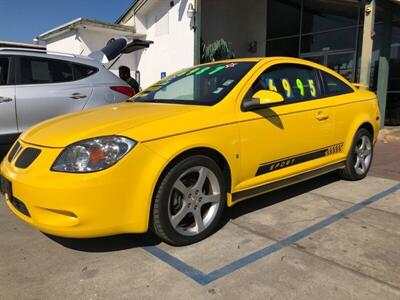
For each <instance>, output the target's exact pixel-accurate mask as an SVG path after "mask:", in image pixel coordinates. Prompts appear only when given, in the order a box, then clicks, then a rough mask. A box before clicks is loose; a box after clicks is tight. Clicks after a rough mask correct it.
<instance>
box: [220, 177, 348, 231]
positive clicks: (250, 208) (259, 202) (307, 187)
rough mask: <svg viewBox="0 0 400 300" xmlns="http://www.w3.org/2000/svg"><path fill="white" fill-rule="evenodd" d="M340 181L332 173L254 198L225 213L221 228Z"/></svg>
mask: <svg viewBox="0 0 400 300" xmlns="http://www.w3.org/2000/svg"><path fill="white" fill-rule="evenodd" d="M339 180H340V177H339V176H338V175H337V173H336V172H332V173H329V174H325V175H322V176H319V177H316V178H313V179H309V180H307V181H303V182H300V183H297V184H294V185H291V186H288V187H285V188H282V189H279V190H276V191H273V192H269V193H266V194H263V195H260V196H256V197H253V198H251V199H248V200H246V201H242V202H240V203H238V204H236V205H234V206H233V207H231V208H229V209H227V210H226V211H225V214H224V218H223V220H222V222H221V227H223V226H225V224H226V223H228V222H229V221H230V220H235V219H237V218H239V217H241V216H244V215H246V214H249V213H252V212H254V211H257V210H260V209H263V208H266V207H269V206H272V205H275V204H278V203H280V202H283V201H286V200H290V199H291V198H294V197H296V196H300V195H302V194H306V193H308V192H311V191H313V190H315V189H318V188H320V187H323V186H326V185H328V184H331V183H333V182H336V181H339Z"/></svg>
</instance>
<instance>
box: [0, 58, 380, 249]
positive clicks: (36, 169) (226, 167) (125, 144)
mask: <svg viewBox="0 0 400 300" xmlns="http://www.w3.org/2000/svg"><path fill="white" fill-rule="evenodd" d="M379 118H380V113H379V107H378V102H377V98H376V95H375V94H373V93H372V92H368V91H363V90H360V89H358V88H357V87H356V85H352V84H351V83H350V82H348V81H347V80H346V79H345V78H343V77H341V76H340V75H339V74H337V73H335V72H334V71H332V70H330V69H328V68H325V67H324V66H321V65H318V64H315V63H312V62H309V61H305V60H301V59H295V58H285V57H271V58H249V59H240V60H229V61H223V62H215V63H211V64H205V65H200V66H195V67H193V68H190V69H185V70H182V71H179V72H177V73H175V74H173V75H171V76H169V77H167V78H165V79H163V80H161V81H159V82H158V83H156V84H155V85H153V86H151V87H149V88H148V89H146V90H144V91H143V92H142V93H140V94H138V95H137V96H136V97H134V98H132V99H130V100H129V101H128V102H126V103H123V104H117V105H110V106H106V107H103V108H96V109H92V110H88V111H85V112H80V113H74V114H69V115H65V116H61V117H58V118H55V119H52V120H49V121H46V122H44V123H41V124H39V125H37V126H35V127H33V128H31V129H30V130H28V131H26V132H25V133H23V134H22V135H21V136H20V138H19V140H18V141H17V142H16V143H15V145H14V146H13V148H12V149H11V150H10V152H9V154H8V155H7V157H6V158H5V159H4V160H3V162H2V164H1V191H2V192H3V193H4V194H5V199H6V202H7V204H8V206H9V208H10V209H11V210H12V211H13V212H14V213H15V214H16V215H17V216H18V217H20V218H21V219H23V220H25V221H26V222H28V223H30V224H32V225H33V226H35V227H37V228H38V229H39V230H41V231H43V232H46V233H49V234H53V235H57V236H63V237H98V236H106V235H113V234H119V233H140V232H146V231H147V230H148V229H149V228H151V229H152V230H153V231H154V232H155V233H156V234H157V235H158V236H159V237H160V238H162V239H163V240H164V241H166V242H168V243H170V244H173V245H187V244H191V243H194V242H197V241H199V240H201V239H203V238H205V237H206V236H208V235H210V234H211V233H212V232H213V231H214V230H216V228H217V225H218V221H219V220H220V218H221V215H222V213H223V210H224V208H225V207H226V206H232V205H234V204H235V203H237V202H239V201H242V200H244V199H248V198H251V197H253V196H255V195H259V194H262V193H265V192H268V191H271V190H275V189H278V188H280V187H283V186H287V185H290V184H293V183H296V182H299V181H302V180H306V179H309V178H312V177H316V176H318V175H321V174H324V173H328V172H332V171H335V170H338V171H339V173H340V174H341V176H342V177H344V178H346V179H349V180H359V179H362V178H364V177H365V176H366V175H367V172H368V170H369V167H370V165H371V160H372V155H373V145H374V142H375V141H376V138H377V134H378V130H379V124H380V120H379Z"/></svg>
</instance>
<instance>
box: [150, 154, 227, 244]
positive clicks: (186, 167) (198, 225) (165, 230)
mask: <svg viewBox="0 0 400 300" xmlns="http://www.w3.org/2000/svg"><path fill="white" fill-rule="evenodd" d="M226 193H227V188H226V182H225V179H224V175H223V173H222V171H221V169H220V168H219V167H218V165H217V164H216V162H215V161H214V160H212V159H211V158H209V157H207V156H202V155H196V156H192V157H188V158H185V159H183V160H181V161H178V162H177V163H176V164H174V165H173V166H172V167H171V168H169V169H168V170H167V171H166V172H165V174H164V175H163V176H162V178H161V179H160V181H159V184H158V186H157V188H156V191H155V194H154V199H153V206H152V227H153V231H154V232H155V234H156V235H157V236H158V237H160V238H161V239H162V240H164V241H165V242H167V243H168V244H171V245H174V246H184V245H189V244H193V243H196V242H198V241H200V240H202V239H204V238H206V237H207V236H209V235H210V234H212V233H213V232H214V231H215V230H216V229H217V227H218V225H219V221H220V219H221V215H222V212H223V210H224V207H225V205H226Z"/></svg>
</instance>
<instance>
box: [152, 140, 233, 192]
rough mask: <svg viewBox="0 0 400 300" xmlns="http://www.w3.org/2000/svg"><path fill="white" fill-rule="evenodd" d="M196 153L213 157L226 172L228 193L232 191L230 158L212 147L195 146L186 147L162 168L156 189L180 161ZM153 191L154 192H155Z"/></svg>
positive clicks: (224, 172)
mask: <svg viewBox="0 0 400 300" xmlns="http://www.w3.org/2000/svg"><path fill="white" fill-rule="evenodd" d="M194 155H203V156H207V157H209V158H211V159H212V160H213V161H215V163H216V164H217V165H218V167H219V168H220V169H221V171H222V173H223V174H224V178H225V181H226V184H227V190H228V193H230V192H231V189H232V173H231V168H230V166H229V163H228V160H227V159H226V158H225V156H224V155H222V154H221V152H219V151H217V150H215V149H213V148H210V147H195V148H190V149H186V150H184V151H183V152H181V153H179V154H177V155H176V156H175V157H174V158H172V159H171V160H170V161H169V162H168V163H167V165H166V166H165V167H164V169H163V170H162V172H161V174H160V176H159V178H158V180H157V184H156V185H155V189H154V191H155V190H156V189H157V187H158V185H159V182H160V181H161V179H162V178H163V176H164V175H165V174H166V172H168V170H170V169H171V168H172V166H174V165H175V164H177V163H178V162H180V161H182V160H184V159H185V158H188V157H190V156H194ZM154 191H153V194H154Z"/></svg>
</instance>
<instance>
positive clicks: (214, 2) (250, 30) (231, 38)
mask: <svg viewBox="0 0 400 300" xmlns="http://www.w3.org/2000/svg"><path fill="white" fill-rule="evenodd" d="M266 3H267V1H260V0H246V1H231V0H202V9H201V11H202V18H201V37H202V38H203V40H204V42H205V43H206V45H207V44H209V43H211V42H213V41H215V40H218V39H220V38H223V39H224V40H225V41H226V42H227V43H228V44H229V45H230V48H231V49H232V50H233V51H234V53H235V57H238V58H239V57H252V56H265V46H266V42H265V40H266V20H267V15H266V14H267V7H266V5H267V4H266ZM252 41H257V44H258V46H257V52H256V53H252V52H249V51H248V45H249V43H250V42H252Z"/></svg>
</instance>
